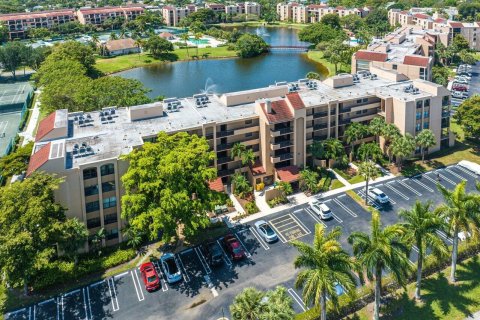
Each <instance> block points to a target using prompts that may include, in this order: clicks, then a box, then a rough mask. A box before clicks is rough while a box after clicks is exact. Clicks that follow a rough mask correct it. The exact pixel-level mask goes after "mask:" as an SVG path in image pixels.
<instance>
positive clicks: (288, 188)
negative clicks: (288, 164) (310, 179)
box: [277, 180, 293, 197]
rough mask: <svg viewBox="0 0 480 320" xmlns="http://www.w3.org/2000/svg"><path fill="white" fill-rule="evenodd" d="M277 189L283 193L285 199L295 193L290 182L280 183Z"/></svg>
mask: <svg viewBox="0 0 480 320" xmlns="http://www.w3.org/2000/svg"><path fill="white" fill-rule="evenodd" d="M277 188H278V189H279V190H280V191H281V192H282V195H283V197H286V196H288V195H290V194H292V193H293V188H292V185H291V184H290V182H286V181H281V180H280V181H278V182H277Z"/></svg>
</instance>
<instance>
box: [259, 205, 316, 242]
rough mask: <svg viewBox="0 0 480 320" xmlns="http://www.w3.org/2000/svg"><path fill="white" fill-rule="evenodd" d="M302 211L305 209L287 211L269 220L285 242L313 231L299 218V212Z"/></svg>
mask: <svg viewBox="0 0 480 320" xmlns="http://www.w3.org/2000/svg"><path fill="white" fill-rule="evenodd" d="M301 211H303V210H299V211H296V212H290V213H285V214H283V215H281V216H279V217H276V218H273V219H270V220H269V221H268V222H269V223H270V225H271V226H272V228H273V229H274V230H275V232H276V233H277V235H278V237H279V239H280V241H282V242H283V243H286V242H290V241H292V240H296V239H300V238H302V237H304V236H306V235H308V234H311V233H312V232H311V231H310V229H309V228H307V226H305V225H304V224H303V223H302V222H301V221H300V220H299V219H298V216H297V214H300V213H301Z"/></svg>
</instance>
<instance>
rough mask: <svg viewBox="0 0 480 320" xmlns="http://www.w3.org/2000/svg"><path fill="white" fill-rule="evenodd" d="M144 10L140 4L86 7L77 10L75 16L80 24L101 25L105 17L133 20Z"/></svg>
mask: <svg viewBox="0 0 480 320" xmlns="http://www.w3.org/2000/svg"><path fill="white" fill-rule="evenodd" d="M144 10H145V9H144V8H143V7H141V6H128V7H102V8H88V9H80V10H78V11H77V16H78V21H80V23H81V24H91V25H101V24H103V23H104V22H105V20H107V19H115V18H124V19H125V20H126V21H129V20H134V19H135V18H136V17H138V16H139V15H141V14H142V13H143V12H144Z"/></svg>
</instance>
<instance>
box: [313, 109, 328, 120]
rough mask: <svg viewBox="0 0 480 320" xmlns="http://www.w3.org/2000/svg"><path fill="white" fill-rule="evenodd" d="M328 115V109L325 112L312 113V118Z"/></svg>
mask: <svg viewBox="0 0 480 320" xmlns="http://www.w3.org/2000/svg"><path fill="white" fill-rule="evenodd" d="M326 116H328V111H325V112H317V113H314V114H313V119H317V118H321V117H326Z"/></svg>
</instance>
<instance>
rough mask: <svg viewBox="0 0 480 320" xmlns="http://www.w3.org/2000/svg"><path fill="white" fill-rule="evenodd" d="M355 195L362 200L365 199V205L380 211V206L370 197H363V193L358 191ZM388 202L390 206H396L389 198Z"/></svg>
mask: <svg viewBox="0 0 480 320" xmlns="http://www.w3.org/2000/svg"><path fill="white" fill-rule="evenodd" d="M357 194H358V195H359V196H360V197H361V198H362V199H365V198H367V203H368V204H369V205H371V206H372V207H374V208H375V209H377V210H379V209H380V206H379V205H378V203H377V201H376V200H375V199H373V198H372V197H370V196H366V195H365V192H363V190H359V191H358V192H357ZM389 201H390V202H391V203H392V204H396V202H395V201H393V200H392V199H391V198H390V199H389Z"/></svg>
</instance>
